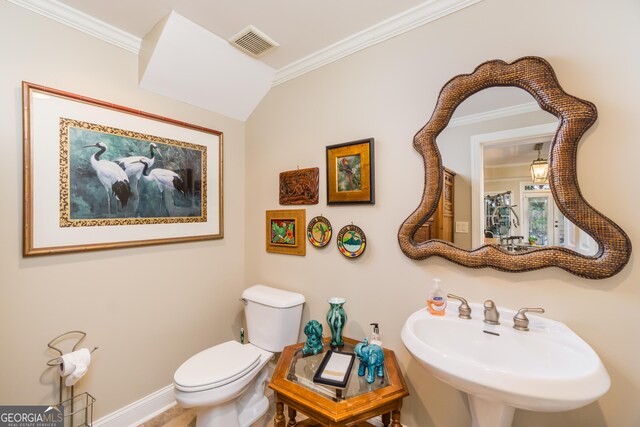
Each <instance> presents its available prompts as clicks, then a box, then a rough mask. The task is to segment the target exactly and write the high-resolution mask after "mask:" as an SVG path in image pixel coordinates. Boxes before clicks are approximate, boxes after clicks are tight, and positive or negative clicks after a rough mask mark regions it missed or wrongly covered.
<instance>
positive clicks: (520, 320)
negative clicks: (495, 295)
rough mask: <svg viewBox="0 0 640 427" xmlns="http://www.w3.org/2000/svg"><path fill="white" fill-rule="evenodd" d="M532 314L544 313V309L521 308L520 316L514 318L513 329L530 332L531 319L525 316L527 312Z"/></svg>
mask: <svg viewBox="0 0 640 427" xmlns="http://www.w3.org/2000/svg"><path fill="white" fill-rule="evenodd" d="M528 311H530V312H532V313H544V308H521V309H520V310H518V314H516V315H515V316H513V328H514V329H517V330H519V331H528V330H529V318H527V316H526V315H525V313H526V312H528Z"/></svg>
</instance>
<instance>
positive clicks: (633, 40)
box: [246, 0, 640, 427]
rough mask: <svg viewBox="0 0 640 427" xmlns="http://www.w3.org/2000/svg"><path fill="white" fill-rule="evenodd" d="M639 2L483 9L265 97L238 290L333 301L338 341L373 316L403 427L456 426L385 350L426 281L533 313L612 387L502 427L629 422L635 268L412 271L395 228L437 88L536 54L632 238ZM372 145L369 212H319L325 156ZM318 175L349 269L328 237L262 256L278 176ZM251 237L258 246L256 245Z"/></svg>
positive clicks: (609, 207)
mask: <svg viewBox="0 0 640 427" xmlns="http://www.w3.org/2000/svg"><path fill="white" fill-rule="evenodd" d="M639 16H640V4H638V2H636V1H634V0H624V1H619V2H615V7H614V6H613V5H612V4H610V3H607V2H601V1H597V0H590V1H579V0H566V1H561V2H558V1H554V0H541V1H537V2H525V1H521V0H516V1H508V0H485V1H483V2H481V3H479V4H477V5H474V6H472V7H470V8H467V9H465V10H463V11H461V12H458V13H456V14H454V15H452V16H449V17H446V18H444V19H441V20H438V21H436V22H433V23H431V24H429V25H427V26H425V27H422V28H419V29H416V30H414V31H412V32H410V33H407V34H404V35H402V36H398V37H396V38H394V39H392V40H389V41H387V42H385V43H383V44H380V45H377V46H375V47H371V48H368V49H366V50H364V51H361V52H359V53H357V54H355V55H352V56H349V57H347V58H344V59H342V60H340V61H338V62H335V63H333V64H330V65H328V66H326V67H324V68H321V69H318V70H316V71H314V72H312V73H309V74H307V75H304V76H302V77H300V78H297V79H294V80H292V81H290V82H287V83H285V84H283V85H280V86H278V87H276V88H274V89H273V90H272V91H271V92H270V93H269V95H268V96H267V97H266V98H265V99H264V100H263V102H262V103H261V104H260V106H259V107H258V109H257V111H255V112H254V114H253V115H252V117H251V118H250V119H249V121H248V123H247V150H246V160H247V163H246V165H247V189H246V196H247V201H246V204H247V206H246V207H247V220H246V225H247V230H246V231H247V236H256V238H250V237H247V246H246V254H247V259H246V265H247V270H246V284H251V283H254V282H263V283H265V284H272V285H278V286H281V287H283V288H286V289H292V290H296V291H299V292H302V293H303V294H305V296H306V297H307V305H306V308H305V314H304V315H305V319H304V320H308V319H309V318H313V319H318V320H323V319H324V316H325V313H326V311H327V307H328V305H327V303H326V299H327V298H328V297H330V296H333V295H341V296H344V297H346V299H347V303H346V304H345V309H346V311H347V313H348V315H349V322H348V327H347V334H348V335H350V336H353V337H356V338H363V337H364V334H365V333H368V332H369V326H368V325H369V323H371V322H373V321H377V322H380V324H381V331H382V333H383V337H384V342H385V344H386V345H388V346H389V347H391V348H393V349H394V350H395V351H396V352H397V355H398V356H399V358H400V361H401V364H402V368H403V371H404V374H405V377H406V379H407V382H408V384H409V387H410V391H411V396H409V397H408V398H407V399H406V400H405V406H404V409H403V421H404V423H405V424H406V425H409V426H416V427H417V426H420V427H433V426H437V427H466V426H468V425H469V416H468V410H467V409H468V408H467V404H466V403H465V398H464V396H463V395H462V394H460V393H459V392H458V391H456V390H455V389H453V388H451V387H449V386H447V385H444V384H443V383H441V382H440V381H438V380H436V379H435V378H434V377H433V376H431V375H430V374H428V373H426V371H425V370H424V369H422V368H421V367H420V366H418V365H417V364H416V363H415V362H414V361H413V360H412V359H411V357H410V356H409V355H408V353H407V351H406V350H405V349H404V347H403V345H402V343H401V341H400V329H401V327H402V324H403V322H404V319H405V318H406V317H407V316H408V315H409V314H410V313H412V312H414V311H415V310H418V309H419V308H421V307H423V306H424V300H425V299H426V295H427V292H428V290H429V289H430V287H431V284H432V281H431V279H432V278H434V277H440V278H441V279H442V284H443V286H444V288H445V289H446V290H447V291H450V292H454V293H456V294H459V295H463V296H465V297H467V298H468V299H469V300H471V301H475V302H482V301H484V300H485V299H487V298H492V299H494V300H495V301H497V303H498V304H499V305H503V306H507V307H512V308H517V307H523V306H527V305H532V306H542V307H545V308H546V309H547V316H549V317H551V318H555V319H558V320H561V321H563V322H566V323H567V324H568V325H569V326H570V327H571V328H572V329H573V330H574V331H576V332H577V333H578V334H579V335H581V336H582V337H583V338H584V339H585V340H586V341H587V342H588V343H589V344H591V345H592V346H593V348H594V349H595V350H596V351H597V352H598V353H599V354H600V356H601V358H602V360H603V362H604V364H605V365H606V367H607V369H608V371H609V374H610V375H611V378H612V386H611V389H610V391H609V392H608V393H607V394H606V395H605V396H604V397H603V398H601V399H600V400H599V401H598V402H597V403H594V404H591V405H589V406H587V407H585V408H582V409H580V410H575V411H571V412H566V413H558V414H541V413H532V412H527V411H517V412H516V417H515V426H517V427H539V426H545V427H602V426H611V427H634V426H638V425H640V409H638V405H637V402H638V401H639V400H640V365H638V363H637V353H638V346H637V339H636V338H637V328H638V325H639V324H640V314H639V313H640V311H639V310H638V304H639V303H640V287H639V283H640V272H639V271H638V269H637V267H636V266H635V263H636V262H637V258H638V255H637V253H638V252H637V251H636V252H635V253H634V254H633V255H632V259H631V261H630V263H629V265H628V266H627V267H626V268H625V269H624V270H623V271H622V272H621V273H619V274H618V275H616V276H615V277H613V278H611V279H607V280H600V281H591V280H586V279H581V278H578V277H575V276H572V275H570V274H568V273H566V272H564V271H562V270H560V269H557V268H553V269H545V270H541V271H537V272H530V273H523V274H506V273H501V272H496V271H493V270H489V269H483V270H471V269H465V268H462V267H459V266H456V265H454V264H452V263H449V262H446V261H444V260H441V259H438V258H433V259H428V260H425V261H420V262H418V261H413V260H410V259H408V258H407V257H405V256H404V255H403V254H402V253H401V251H400V249H399V247H398V243H397V237H396V233H397V230H398V227H399V225H400V223H401V222H402V221H403V220H404V219H405V218H406V217H407V216H408V215H409V214H410V213H411V212H412V211H413V210H414V209H415V208H416V206H417V205H418V202H419V200H420V198H421V195H422V190H423V188H422V182H423V170H422V166H421V165H422V163H421V159H420V156H419V155H418V153H417V152H415V151H414V150H413V148H412V144H411V143H412V137H413V135H414V134H415V132H416V131H417V130H418V129H420V128H421V127H422V126H423V125H424V123H425V122H426V121H427V119H428V118H429V117H430V115H431V112H432V109H433V107H434V105H435V101H436V97H437V95H438V92H439V90H440V88H441V86H442V85H443V84H444V83H445V82H446V81H447V80H448V79H450V78H451V77H452V76H454V75H457V74H460V73H468V72H470V71H472V70H473V69H474V68H475V67H476V66H477V65H478V64H480V63H481V62H483V61H486V60H489V59H494V58H501V59H505V60H513V59H516V58H519V57H521V56H525V55H538V56H542V57H544V58H546V59H547V60H548V61H549V62H550V63H551V64H552V65H553V67H554V69H555V71H556V73H557V75H558V78H559V80H560V82H561V84H562V85H563V87H564V88H565V90H567V91H568V92H569V93H571V94H575V95H576V96H579V97H581V98H584V99H587V100H590V101H592V102H594V103H595V104H596V106H597V107H598V110H599V115H600V116H599V120H598V122H597V124H596V125H595V126H594V127H593V129H592V130H590V131H589V132H588V133H587V135H586V136H585V138H584V139H583V141H582V143H581V144H580V146H579V149H578V177H579V180H580V184H581V185H580V186H581V190H582V192H583V194H584V196H585V198H586V199H587V200H588V201H589V202H590V203H591V204H593V205H594V206H596V207H597V208H598V209H599V210H600V211H602V212H603V213H604V214H606V215H608V216H610V217H611V218H613V219H614V220H615V221H616V222H617V223H618V224H619V225H620V226H621V227H622V228H623V229H624V230H625V231H626V232H627V233H628V234H629V236H630V237H631V240H632V241H633V242H637V239H638V236H639V233H640V228H639V225H638V212H639V211H640V199H639V198H638V196H639V194H638V189H637V186H635V185H633V184H632V185H628V184H625V183H637V182H639V178H640V175H639V173H640V172H639V171H638V168H637V165H636V164H637V159H638V158H639V157H640V145H639V144H638V143H637V135H639V134H640V121H639V120H638V117H640V107H639V106H638V103H637V96H638V95H637V94H638V93H640V79H638V76H637V74H638V70H640V54H639V53H638V49H637V41H638V40H640V25H638V24H639V22H638V17H639ZM366 137H374V138H375V140H376V152H375V160H376V164H375V167H376V171H375V172H376V205H375V206H330V207H329V206H327V205H326V197H325V191H326V186H325V178H326V176H325V146H327V145H331V144H337V143H341V142H346V141H352V140H356V139H361V138H366ZM296 166H299V167H301V168H302V167H311V166H319V167H320V170H321V176H320V183H321V184H320V192H321V195H322V197H321V201H320V204H318V205H315V206H309V207H307V208H306V210H307V218H311V217H313V216H315V215H320V214H323V215H324V216H326V217H327V218H328V219H329V220H330V221H331V222H332V224H333V227H334V233H337V231H338V230H339V229H340V227H342V226H343V225H345V224H349V223H351V222H352V221H353V223H354V224H357V225H359V226H361V227H362V228H363V230H364V231H365V233H366V234H367V239H368V244H369V245H368V247H367V250H366V252H365V253H364V255H363V256H362V257H360V258H358V259H355V260H349V259H346V258H344V257H342V256H341V255H340V254H339V253H338V252H337V250H336V247H335V240H333V239H332V241H331V244H330V245H329V246H328V247H325V248H324V249H316V248H313V247H310V246H309V245H307V256H306V257H295V256H286V255H278V254H269V253H266V252H265V250H264V244H263V243H262V240H261V236H263V233H264V214H265V213H264V212H265V210H266V209H278V208H280V206H279V205H278V185H277V182H278V173H279V172H281V171H285V170H291V169H295V168H296ZM256 239H257V240H256Z"/></svg>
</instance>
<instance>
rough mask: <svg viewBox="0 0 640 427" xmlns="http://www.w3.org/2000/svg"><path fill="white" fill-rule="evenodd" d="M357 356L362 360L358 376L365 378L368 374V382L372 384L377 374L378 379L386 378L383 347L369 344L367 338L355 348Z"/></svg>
mask: <svg viewBox="0 0 640 427" xmlns="http://www.w3.org/2000/svg"><path fill="white" fill-rule="evenodd" d="M354 351H355V353H356V356H358V359H360V366H359V367H358V375H359V376H361V377H363V376H364V374H365V371H368V372H367V382H368V383H369V384H371V383H372V382H373V381H374V380H375V374H377V375H378V377H380V378H383V377H384V351H383V350H382V347H380V346H379V345H376V344H369V341H368V340H367V339H366V338H365V340H364V342H361V343H358V344H357V345H356V348H355V350H354Z"/></svg>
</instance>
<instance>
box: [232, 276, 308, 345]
mask: <svg viewBox="0 0 640 427" xmlns="http://www.w3.org/2000/svg"><path fill="white" fill-rule="evenodd" d="M242 299H243V300H245V307H244V312H245V316H246V318H247V329H248V331H249V341H250V342H251V344H253V345H255V346H258V347H260V348H262V349H263V350H267V351H270V352H272V353H279V352H281V351H282V349H283V348H284V347H286V346H288V345H291V344H295V343H297V342H298V334H299V332H300V322H301V320H302V305H303V304H304V295H302V294H299V293H296V292H289V291H283V290H281V289H276V288H271V287H269V286H264V285H255V286H252V287H250V288H249V289H245V291H244V292H243V293H242Z"/></svg>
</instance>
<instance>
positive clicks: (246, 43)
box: [229, 25, 280, 56]
mask: <svg viewBox="0 0 640 427" xmlns="http://www.w3.org/2000/svg"><path fill="white" fill-rule="evenodd" d="M229 43H231V44H232V45H234V46H235V47H237V48H238V49H240V50H242V51H243V52H246V53H248V54H249V55H251V56H260V55H262V54H263V53H265V52H266V51H268V50H270V49H272V48H274V47H278V46H280V45H279V44H278V43H276V42H275V41H273V40H272V39H271V38H270V37H268V36H267V35H266V34H264V33H263V32H262V31H260V30H258V29H257V28H255V27H254V26H252V25H249V26H248V27H247V28H245V29H244V30H242V31H240V32H239V33H238V34H236V35H235V36H233V37H231V38H230V39H229Z"/></svg>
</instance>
